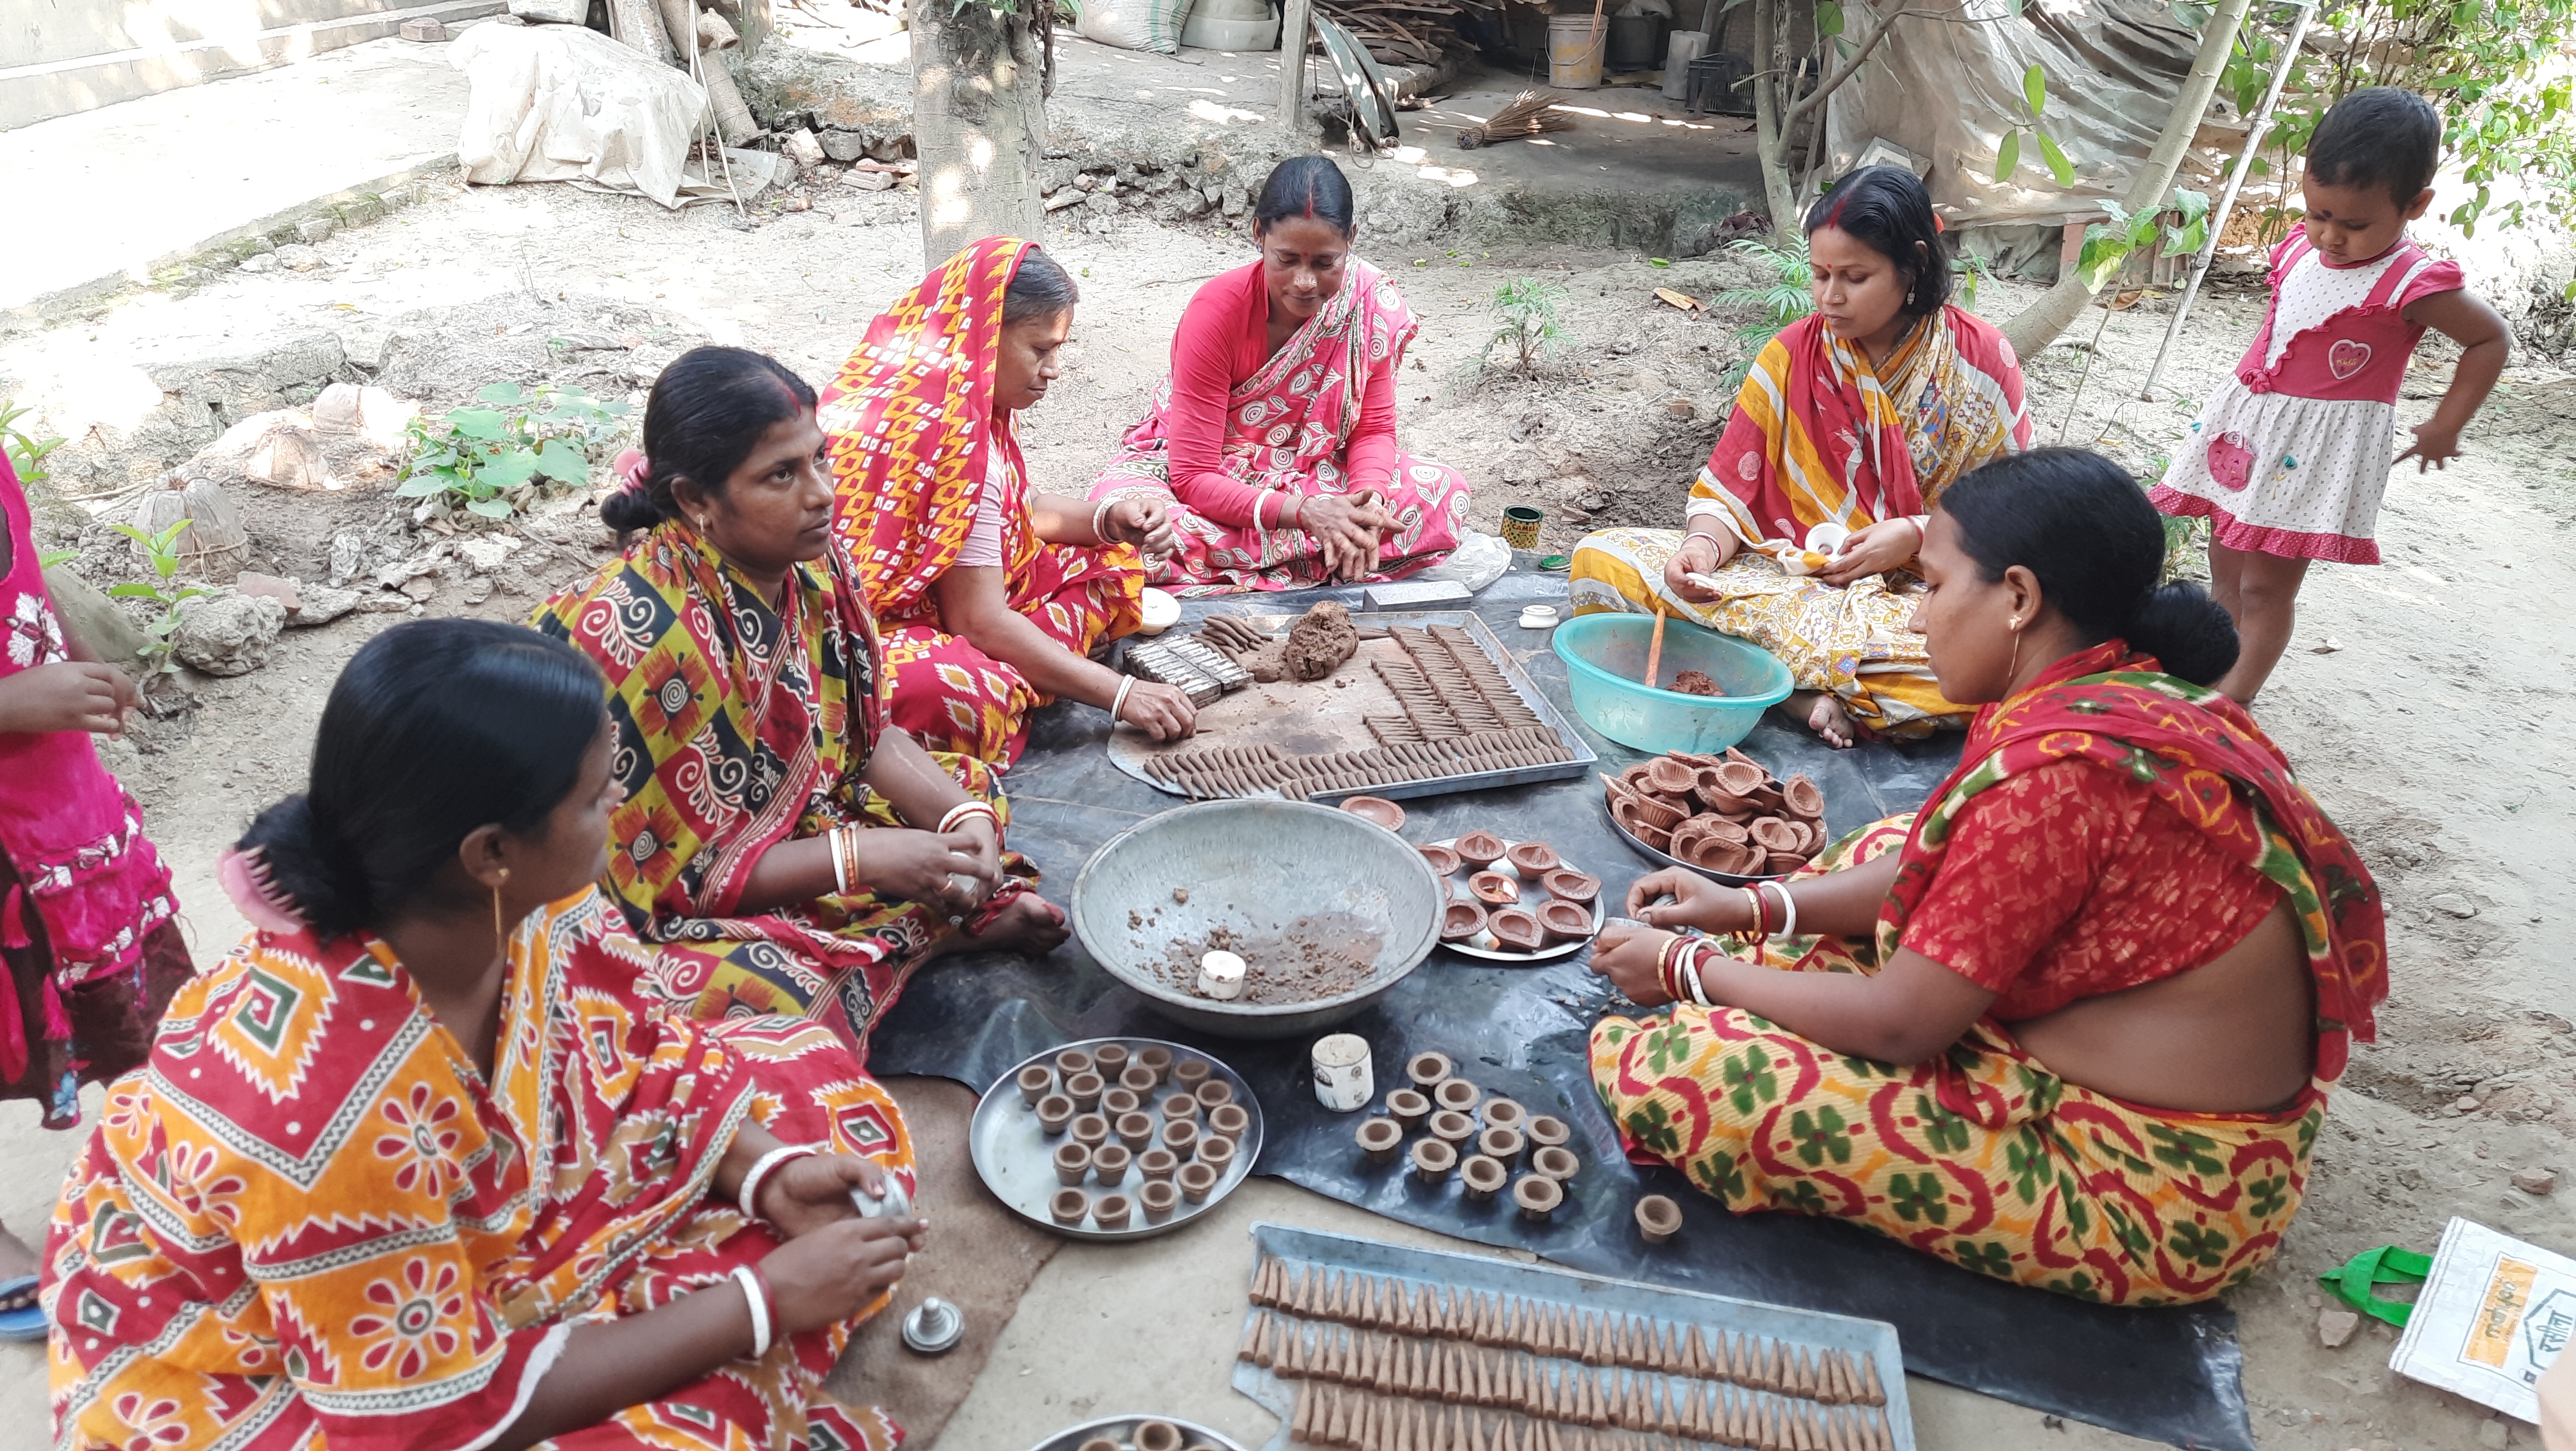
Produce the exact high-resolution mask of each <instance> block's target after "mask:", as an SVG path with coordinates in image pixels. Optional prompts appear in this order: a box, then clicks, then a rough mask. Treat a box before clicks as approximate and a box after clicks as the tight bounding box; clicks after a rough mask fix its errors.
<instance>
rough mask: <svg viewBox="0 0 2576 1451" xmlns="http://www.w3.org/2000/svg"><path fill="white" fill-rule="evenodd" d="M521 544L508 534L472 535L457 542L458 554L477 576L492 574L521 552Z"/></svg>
mask: <svg viewBox="0 0 2576 1451" xmlns="http://www.w3.org/2000/svg"><path fill="white" fill-rule="evenodd" d="M519 544H520V541H518V540H516V539H513V538H511V537H510V536H509V535H507V534H470V535H467V536H466V537H465V538H463V539H459V540H458V541H456V552H457V554H459V555H460V556H462V557H463V558H464V560H465V563H466V566H467V567H468V568H470V569H472V570H473V571H474V572H475V573H476V574H490V573H491V572H492V571H494V570H496V569H499V568H500V567H501V566H502V565H504V564H507V563H508V562H509V560H510V556H511V555H513V554H516V553H518V552H519Z"/></svg>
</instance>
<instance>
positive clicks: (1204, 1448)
mask: <svg viewBox="0 0 2576 1451" xmlns="http://www.w3.org/2000/svg"><path fill="white" fill-rule="evenodd" d="M1057 1051H1058V1052H1061V1051H1063V1050H1062V1049H1058V1050H1057ZM1147 1421H1168V1422H1170V1423H1171V1424H1173V1425H1175V1426H1178V1427H1180V1428H1181V1445H1182V1447H1183V1451H1244V1446H1243V1443H1242V1442H1240V1441H1237V1440H1235V1439H1234V1438H1233V1437H1231V1436H1225V1435H1220V1434H1219V1433H1217V1432H1215V1431H1211V1430H1209V1429H1208V1428H1207V1427H1205V1426H1202V1425H1200V1424H1199V1423H1198V1422H1196V1421H1185V1420H1182V1419H1181V1418H1180V1417H1178V1416H1147V1415H1133V1416H1103V1417H1101V1418H1100V1419H1099V1420H1097V1421H1085V1422H1083V1423H1082V1424H1081V1425H1079V1426H1067V1427H1065V1428H1064V1429H1063V1430H1061V1431H1058V1432H1056V1433H1055V1434H1054V1435H1052V1436H1049V1437H1047V1438H1046V1439H1045V1440H1043V1441H1040V1442H1039V1443H1038V1444H1036V1445H1035V1446H1032V1447H1030V1448H1029V1451H1082V1445H1083V1443H1084V1442H1086V1441H1089V1440H1091V1439H1092V1438H1094V1437H1097V1436H1106V1437H1108V1438H1109V1439H1110V1440H1111V1441H1113V1442H1115V1443H1116V1444H1117V1447H1118V1451H1136V1428H1137V1427H1138V1426H1140V1425H1142V1424H1144V1423H1145V1422H1147Z"/></svg>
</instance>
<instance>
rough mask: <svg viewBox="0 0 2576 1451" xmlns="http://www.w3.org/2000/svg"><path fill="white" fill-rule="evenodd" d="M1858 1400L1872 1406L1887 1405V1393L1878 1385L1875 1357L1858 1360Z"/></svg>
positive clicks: (1863, 1357)
mask: <svg viewBox="0 0 2576 1451" xmlns="http://www.w3.org/2000/svg"><path fill="white" fill-rule="evenodd" d="M1860 1398H1861V1399H1862V1400H1864V1401H1867V1402H1869V1403H1870V1404H1871V1405H1873V1406H1883V1405H1886V1404H1887V1391H1886V1389H1885V1388H1884V1387H1882V1386H1881V1385H1879V1383H1878V1357H1877V1356H1875V1355H1864V1356H1862V1357H1861V1358H1860Z"/></svg>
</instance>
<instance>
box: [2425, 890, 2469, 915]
mask: <svg viewBox="0 0 2576 1451" xmlns="http://www.w3.org/2000/svg"><path fill="white" fill-rule="evenodd" d="M2424 905H2426V906H2428V907H2430V908H2432V909H2433V910H2434V911H2436V912H2441V913H2446V914H2448V915H2450V916H2453V917H2462V918H2466V917H2474V916H2476V915H2478V905H2477V903H2475V902H2472V901H2470V900H2469V899H2468V898H2466V897H2463V896H2461V895H2460V894H2459V893H2457V892H2444V893H2442V894H2441V895H2439V896H2437V897H2435V898H2433V899H2432V900H2431V901H2429V902H2427V903H2425V904H2424Z"/></svg>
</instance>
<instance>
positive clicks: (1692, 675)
mask: <svg viewBox="0 0 2576 1451" xmlns="http://www.w3.org/2000/svg"><path fill="white" fill-rule="evenodd" d="M1665 688H1666V689H1668V690H1677V691H1680V692H1681V693H1682V694H1684V695H1724V694H1725V693H1726V692H1725V691H1723V690H1720V689H1718V688H1717V682H1716V681H1714V680H1711V679H1709V678H1708V676H1707V674H1706V673H1704V672H1702V671H1698V670H1685V671H1683V672H1682V673H1681V674H1679V675H1676V676H1674V677H1673V683H1672V684H1671V685H1669V686H1667V687H1665Z"/></svg>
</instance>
